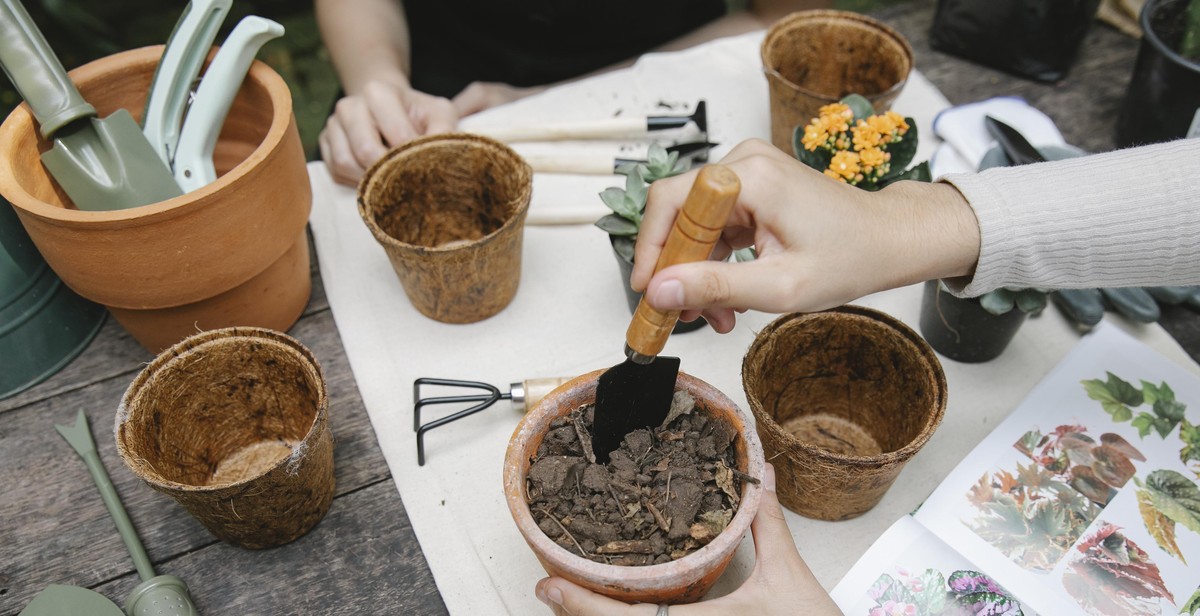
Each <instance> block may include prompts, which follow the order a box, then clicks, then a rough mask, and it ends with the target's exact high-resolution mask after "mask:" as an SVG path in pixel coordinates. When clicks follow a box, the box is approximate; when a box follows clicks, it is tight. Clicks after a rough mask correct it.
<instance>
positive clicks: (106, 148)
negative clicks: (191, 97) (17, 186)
mask: <svg viewBox="0 0 1200 616" xmlns="http://www.w3.org/2000/svg"><path fill="white" fill-rule="evenodd" d="M0 66H2V67H3V68H4V72H5V74H7V75H8V78H9V79H10V80H11V81H12V83H13V85H14V86H16V88H17V91H18V92H20V93H21V96H22V97H23V98H24V99H25V102H27V103H29V108H30V109H31V110H32V111H33V116H34V118H35V119H37V122H38V128H39V130H40V131H41V133H42V136H43V137H45V138H46V139H48V140H52V141H53V142H54V147H53V148H51V149H50V150H47V151H46V152H45V153H43V154H42V163H43V164H44V165H45V166H46V170H47V171H49V172H50V175H51V176H53V177H54V180H55V181H56V182H58V184H59V186H61V187H62V189H63V190H64V191H66V193H67V196H68V197H70V198H71V201H73V202H75V206H76V207H78V208H79V209H81V210H119V209H125V208H131V207H137V206H139V205H146V204H149V203H155V202H158V201H163V200H165V199H170V198H172V197H177V196H179V195H181V194H183V190H182V189H180V188H179V185H178V184H177V183H176V182H175V178H174V176H173V175H172V173H171V169H170V167H168V166H167V165H166V163H164V162H163V161H162V159H161V158H159V156H158V154H157V153H155V151H154V148H153V147H152V146H151V145H150V142H149V141H147V140H146V137H145V135H143V134H142V129H141V127H139V126H138V124H137V122H135V121H134V119H133V116H131V115H129V112H128V111H126V110H124V109H118V110H117V111H115V112H113V113H112V114H111V115H109V116H108V117H107V118H104V119H100V118H98V117H97V114H96V109H95V108H94V107H92V106H91V105H90V104H89V103H88V102H87V101H85V100H83V97H82V96H81V95H80V94H79V90H78V89H76V88H75V84H74V83H72V82H71V79H70V78H69V77H67V72H66V71H65V70H63V66H62V64H61V63H60V62H59V61H58V58H57V57H55V55H54V52H53V51H51V49H50V46H49V45H48V44H47V43H46V39H45V38H44V37H43V36H42V33H41V32H40V31H39V30H38V29H37V26H36V25H35V24H34V23H33V20H32V19H30V18H29V13H27V12H26V11H25V7H24V6H22V5H21V3H20V2H18V1H17V0H0Z"/></svg>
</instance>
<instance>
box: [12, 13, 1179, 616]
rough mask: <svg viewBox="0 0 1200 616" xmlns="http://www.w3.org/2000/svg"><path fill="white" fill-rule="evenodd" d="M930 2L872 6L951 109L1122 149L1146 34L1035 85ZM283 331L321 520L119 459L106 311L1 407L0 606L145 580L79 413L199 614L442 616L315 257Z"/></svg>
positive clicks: (1110, 42)
mask: <svg viewBox="0 0 1200 616" xmlns="http://www.w3.org/2000/svg"><path fill="white" fill-rule="evenodd" d="M933 6H934V3H933V2H923V1H917V2H913V3H909V4H905V5H900V6H896V7H893V8H890V9H888V10H886V11H882V12H880V13H877V14H876V15H877V16H878V17H880V18H882V19H884V20H885V21H887V22H888V23H890V24H892V25H893V26H894V27H896V28H897V29H898V30H899V31H900V32H902V33H903V34H904V35H905V36H906V37H908V39H909V41H910V42H911V43H912V45H913V48H914V50H915V52H916V60H917V68H918V69H919V70H920V71H922V72H923V73H924V74H925V75H926V76H927V77H928V78H929V79H930V80H931V81H932V82H933V83H934V84H935V85H936V86H937V87H938V88H939V89H941V91H942V92H943V93H944V94H945V95H946V97H947V98H948V99H949V100H950V102H951V103H954V104H958V103H966V102H971V101H975V100H980V99H984V98H987V97H990V96H996V95H1020V96H1023V97H1025V98H1026V100H1028V101H1029V102H1030V103H1031V104H1033V105H1035V106H1037V107H1038V108H1040V109H1041V110H1043V111H1045V112H1046V113H1047V114H1049V115H1050V116H1051V117H1052V118H1053V119H1054V120H1055V121H1056V122H1057V123H1058V126H1059V128H1060V129H1061V130H1062V132H1063V134H1064V136H1065V137H1066V139H1067V140H1068V141H1069V142H1071V143H1073V144H1075V145H1078V146H1079V147H1081V148H1084V149H1085V150H1089V151H1093V152H1099V151H1105V150H1110V149H1112V148H1113V129H1114V126H1115V122H1116V114H1117V109H1118V106H1119V104H1120V99H1121V96H1122V94H1123V92H1124V89H1125V84H1126V83H1127V82H1128V79H1129V75H1130V72H1131V71H1132V68H1133V61H1134V57H1135V54H1136V51H1137V42H1136V41H1134V40H1132V39H1130V38H1128V37H1126V36H1125V35H1123V34H1120V33H1118V32H1117V31H1116V30H1114V29H1112V28H1109V27H1108V26H1106V25H1104V24H1100V23H1097V24H1096V25H1095V26H1094V27H1093V28H1092V29H1091V32H1090V34H1089V35H1088V37H1087V40H1086V41H1085V43H1084V46H1083V50H1082V53H1081V54H1080V58H1079V60H1078V61H1077V63H1076V65H1075V67H1074V68H1073V69H1072V71H1071V73H1070V75H1069V76H1068V78H1067V79H1066V80H1065V81H1064V82H1063V83H1060V84H1051V85H1047V84H1040V83H1035V82H1032V81H1027V80H1023V79H1019V78H1015V77H1011V76H1009V75H1006V74H1004V73H1001V72H998V71H994V70H991V69H988V68H984V67H980V66H977V65H974V64H970V63H968V62H965V61H962V60H959V59H957V58H954V57H951V56H947V55H945V54H942V53H940V52H935V51H932V50H930V48H929V43H928V39H929V37H928V32H929V27H930V23H931V21H932V14H933ZM314 255H315V253H314ZM1163 325H1164V326H1165V327H1166V328H1167V330H1168V331H1169V332H1170V333H1171V334H1172V335H1173V336H1175V337H1176V339H1178V340H1179V341H1180V342H1181V344H1182V345H1183V346H1184V348H1186V349H1187V350H1188V352H1189V353H1190V354H1191V356H1192V357H1193V358H1195V359H1197V360H1198V361H1200V316H1197V315H1196V314H1194V313H1191V312H1189V311H1187V310H1185V309H1170V310H1168V311H1166V314H1165V315H1164V319H1163ZM289 333H290V334H291V335H293V336H295V337H296V338H298V339H299V340H300V341H301V342H303V343H304V344H305V345H307V346H308V347H309V348H311V349H312V350H313V352H314V353H315V354H316V356H317V358H318V359H319V360H320V362H321V364H322V366H323V367H324V369H325V373H326V377H327V378H328V381H329V382H328V387H329V394H330V395H329V401H330V416H331V423H332V427H333V432H334V437H335V442H336V449H335V453H334V455H335V468H336V477H337V490H336V497H335V499H334V502H333V506H332V507H331V508H330V510H329V513H328V514H327V516H326V517H325V519H324V520H322V521H321V523H320V524H318V525H317V526H316V528H314V529H313V530H312V531H311V532H310V533H309V534H307V535H306V536H304V537H302V538H300V539H299V540H297V541H295V542H293V543H291V544H288V545H286V546H282V547H278V548H274V549H269V550H262V551H248V550H242V549H239V548H234V547H231V546H228V545H226V544H223V543H221V542H219V541H217V540H215V539H214V538H213V537H212V536H211V535H209V534H208V533H207V532H206V531H205V530H204V529H203V528H202V527H201V526H200V525H199V523H197V522H196V521H195V520H193V519H192V518H191V516H189V515H188V514H187V513H186V512H185V511H184V510H183V509H182V508H181V507H179V506H178V505H177V504H175V502H174V501H173V500H171V499H170V498H168V497H166V496H164V495H161V494H159V493H157V492H155V491H153V490H151V489H150V488H149V487H148V486H146V485H144V484H141V483H140V482H139V481H138V480H137V479H136V478H135V477H134V476H133V474H132V473H131V472H130V471H129V470H128V469H127V468H126V467H125V465H124V463H123V462H121V460H120V459H119V458H118V457H117V453H116V446H115V444H114V442H113V437H112V425H113V417H114V414H115V413H116V409H117V404H118V402H119V401H120V398H121V395H122V394H123V393H124V391H125V388H126V387H127V386H128V384H129V382H130V381H131V380H132V379H133V377H134V375H136V374H137V372H138V371H139V370H140V369H141V367H142V365H143V364H144V363H145V362H147V361H149V360H150V359H151V355H150V354H149V353H148V352H147V351H145V350H144V349H142V348H141V347H140V346H139V345H138V344H137V343H136V342H135V341H134V340H133V339H132V338H130V336H129V335H128V334H126V333H125V332H124V330H122V329H121V327H120V326H119V325H117V323H116V322H115V321H113V320H111V319H109V320H108V321H107V322H106V323H105V324H104V327H103V328H102V329H101V331H100V333H99V335H98V336H97V337H96V339H95V340H94V341H93V342H92V343H91V345H90V346H89V347H88V348H87V349H86V350H85V351H84V353H83V354H82V355H80V356H79V357H78V358H77V359H75V360H74V361H73V362H72V363H71V364H70V365H69V366H67V367H66V368H65V369H63V370H62V371H60V372H59V373H58V374H56V375H55V376H53V377H52V378H50V379H49V380H47V381H46V382H43V383H41V384H39V385H37V386H36V387H33V388H31V389H29V390H26V391H24V392H22V393H20V394H18V395H16V396H13V397H10V398H7V399H5V400H0V615H8V614H16V613H18V612H19V611H20V610H21V609H22V608H23V607H24V606H25V605H26V604H27V603H28V602H29V601H30V600H31V599H32V598H33V596H34V595H35V594H36V593H37V592H38V591H40V590H41V589H42V588H44V587H46V586H47V585H49V584H72V585H77V586H84V587H87V588H91V589H93V590H96V591H98V592H100V593H102V594H104V595H105V596H107V597H109V598H110V599H112V600H113V601H115V602H116V603H117V604H119V605H124V602H125V599H126V598H127V597H128V595H129V593H130V591H132V589H133V588H134V586H136V585H137V583H138V582H139V579H138V577H137V573H136V571H135V569H134V567H133V563H132V561H131V560H130V558H129V555H128V553H127V552H126V550H125V547H124V544H123V543H122V542H121V539H120V537H119V536H118V534H117V532H116V529H115V528H114V527H113V525H112V522H111V521H110V519H109V517H108V513H107V511H106V509H105V508H104V505H103V503H102V501H101V499H100V496H99V493H98V492H97V490H96V489H95V487H94V486H93V484H92V481H91V479H90V478H89V476H88V473H87V471H86V469H85V467H84V465H83V463H82V461H81V460H80V459H79V458H78V457H77V456H76V455H75V453H74V452H73V451H72V450H71V448H70V447H69V446H68V445H67V444H66V442H65V441H63V440H62V439H61V438H60V437H59V436H58V434H57V433H56V432H55V431H54V429H53V424H55V423H69V422H71V421H72V419H73V417H74V415H75V413H76V412H77V411H78V410H79V409H83V410H84V411H85V412H86V413H87V415H88V418H89V421H90V423H91V427H92V431H93V434H94V435H95V438H96V442H97V446H98V448H99V451H100V457H101V459H102V460H103V462H104V464H105V466H106V467H107V469H108V471H109V474H110V475H111V476H112V479H113V483H114V484H115V485H116V488H117V491H118V492H119V493H120V495H121V498H122V500H123V501H124V504H125V507H126V509H127V510H128V511H129V514H130V516H131V518H132V519H133V522H134V525H135V526H136V528H137V529H138V532H139V534H140V535H141V538H142V541H143V543H144V544H145V545H146V549H147V551H148V552H149V554H150V557H151V559H152V560H153V562H154V566H155V567H156V569H157V571H158V573H159V574H170V575H175V576H178V577H180V578H182V579H183V580H184V581H186V582H187V583H188V584H189V586H190V587H191V591H192V597H193V599H194V601H195V603H196V605H197V606H198V608H199V609H200V611H201V612H202V613H205V614H335V613H344V614H439V613H444V612H445V611H446V610H445V606H444V604H443V603H442V600H441V597H440V596H439V595H438V592H437V588H436V586H435V585H434V583H433V578H432V576H431V574H430V572H429V568H428V566H427V565H426V563H425V559H424V557H423V556H422V553H421V549H420V546H419V545H418V543H417V541H416V537H415V536H414V535H413V531H412V528H411V526H410V525H409V522H408V518H407V516H406V515H405V511H404V504H403V502H402V500H401V498H400V495H399V494H398V493H397V490H396V486H395V484H394V483H393V481H392V478H391V475H390V473H389V471H388V468H387V464H386V463H385V461H384V459H383V456H382V454H381V452H380V450H379V445H378V443H377V442H376V439H375V434H374V432H373V430H372V428H371V424H370V421H369V420H368V418H367V414H366V411H365V409H364V407H363V403H362V400H361V398H360V397H359V394H358V389H357V387H356V385H355V382H354V376H353V374H351V372H350V367H349V365H348V363H347V361H346V356H345V353H344V351H343V349H342V344H341V339H340V338H339V337H338V332H337V328H336V326H335V325H334V321H333V316H332V314H331V313H330V310H329V305H328V303H327V302H326V299H325V294H324V289H323V287H322V285H321V278H320V275H319V272H318V269H317V265H316V264H315V263H314V267H313V295H312V300H311V302H310V303H309V306H308V307H307V309H306V310H305V312H304V315H303V316H302V318H301V319H300V321H299V322H298V323H297V324H296V325H295V326H294V327H293V328H292V329H291V330H290V331H289ZM496 523H498V524H508V523H510V522H509V521H508V520H507V519H506V520H498V521H496ZM533 582H534V580H530V592H532V589H533Z"/></svg>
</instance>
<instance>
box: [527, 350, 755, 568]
mask: <svg viewBox="0 0 1200 616" xmlns="http://www.w3.org/2000/svg"><path fill="white" fill-rule="evenodd" d="M604 371H605V370H604V369H601V370H595V371H592V372H589V373H587V374H583V375H580V376H578V377H575V378H574V379H571V380H570V381H567V382H566V383H564V384H563V385H561V386H559V387H558V388H557V389H556V390H555V391H553V392H551V393H550V394H549V395H547V396H546V397H545V398H543V399H542V401H541V402H539V403H538V405H537V406H536V407H534V408H533V409H532V410H530V411H529V412H528V413H527V414H526V415H525V417H523V418H522V419H521V421H520V423H519V424H518V425H517V428H516V430H515V431H514V432H513V436H512V438H511V440H510V441H509V446H508V450H507V451H506V453H505V460H504V492H505V498H506V500H507V501H508V508H509V512H510V513H511V514H512V516H513V519H514V520H515V521H516V523H517V528H518V530H519V531H520V532H521V535H522V536H524V538H525V540H526V541H527V542H529V543H530V544H531V547H532V546H533V545H534V544H536V547H533V550H534V552H535V553H537V554H538V555H539V558H540V557H542V556H545V557H546V558H548V559H552V560H554V562H555V563H556V564H558V565H561V566H562V568H563V569H565V570H568V571H570V572H571V573H572V574H575V575H577V576H578V577H580V578H581V579H587V580H589V581H592V582H595V583H598V584H601V585H604V586H610V587H621V588H625V589H628V590H631V591H648V590H652V589H654V584H655V583H656V582H661V581H664V580H669V579H670V578H672V577H678V576H681V575H682V574H684V572H688V571H694V570H697V569H707V568H709V567H711V566H713V565H715V564H717V563H719V562H720V561H721V560H722V559H724V558H726V557H727V556H731V555H732V554H733V551H734V550H735V549H736V548H737V546H738V545H739V544H740V543H741V541H742V539H743V537H745V534H746V532H747V531H748V530H749V529H750V523H751V521H753V519H754V516H755V515H756V514H757V512H758V507H759V503H760V502H761V499H762V486H761V485H757V484H752V483H749V482H744V485H743V489H742V501H741V503H740V504H739V506H738V510H737V513H735V514H734V516H733V519H732V520H730V522H729V525H728V526H727V527H726V528H725V530H724V531H722V532H721V534H720V535H718V536H717V538H716V539H713V540H712V542H710V543H709V544H708V545H705V546H704V547H702V548H700V549H699V550H696V551H695V552H693V553H691V554H688V555H687V556H684V557H683V558H680V559H678V560H674V561H671V562H667V563H661V564H657V565H644V566H619V565H610V564H605V563H598V562H595V561H592V560H588V559H586V558H583V557H582V556H578V555H576V554H574V553H573V552H571V551H569V550H567V549H566V548H563V547H562V546H560V545H558V544H557V543H555V542H554V541H552V540H551V539H550V538H549V537H547V536H546V534H545V533H544V532H542V530H541V528H539V527H538V526H537V524H536V523H534V521H533V515H532V513H530V511H529V505H528V503H527V502H526V500H525V477H524V475H525V472H526V471H525V469H526V468H527V467H528V465H529V460H528V459H522V458H523V457H524V456H523V447H522V446H521V445H522V444H523V443H524V442H526V441H527V440H528V439H529V438H531V437H533V436H535V435H533V434H532V433H531V430H532V428H530V427H529V424H531V423H532V421H533V420H536V419H540V418H541V417H542V416H543V415H547V414H548V413H550V412H551V409H552V407H553V406H554V405H553V402H554V400H555V399H557V398H558V397H561V396H565V395H567V393H569V392H571V391H572V390H574V389H575V388H578V387H589V386H590V387H593V388H594V383H595V382H596V381H597V380H598V379H599V377H600V374H602V373H603V372H604ZM679 381H680V382H682V383H683V384H684V385H685V386H686V387H688V388H689V389H698V390H701V391H704V392H706V395H708V396H709V397H710V399H712V400H715V401H717V402H719V403H721V405H723V406H727V407H728V408H730V409H732V410H733V413H731V416H732V417H733V418H734V420H735V426H734V427H735V428H736V429H737V430H738V433H739V434H740V435H741V436H742V438H743V439H744V441H745V445H746V454H747V469H746V472H747V474H749V475H751V476H753V477H758V478H762V476H763V472H764V469H765V457H764V455H763V449H762V443H761V441H759V439H758V435H757V434H756V433H755V431H754V430H752V429H751V427H750V425H749V422H748V421H747V418H746V416H745V413H744V412H743V411H742V410H741V409H739V408H738V407H737V405H736V404H734V403H733V401H732V400H730V399H729V398H728V397H727V396H725V395H724V394H723V393H721V392H720V391H719V390H717V389H716V388H715V387H713V386H712V385H709V384H708V383H705V382H704V381H702V380H700V379H698V378H696V377H693V376H691V375H688V374H686V373H683V372H680V373H679ZM714 394H715V395H714Z"/></svg>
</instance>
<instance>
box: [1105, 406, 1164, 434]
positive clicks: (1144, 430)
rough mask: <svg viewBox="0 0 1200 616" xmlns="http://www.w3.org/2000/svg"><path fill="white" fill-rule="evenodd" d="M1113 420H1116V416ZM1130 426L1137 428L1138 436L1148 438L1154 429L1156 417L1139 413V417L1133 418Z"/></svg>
mask: <svg viewBox="0 0 1200 616" xmlns="http://www.w3.org/2000/svg"><path fill="white" fill-rule="evenodd" d="M1122 408H1124V407H1122ZM1127 410H1128V409H1127ZM1113 419H1116V416H1113ZM1118 421H1122V420H1118ZM1130 425H1131V426H1133V427H1135V428H1137V431H1138V436H1140V437H1142V438H1146V436H1147V435H1148V434H1150V430H1151V429H1152V428H1153V427H1154V415H1151V414H1150V413H1138V416H1137V417H1134V418H1133V421H1132V422H1131V423H1130Z"/></svg>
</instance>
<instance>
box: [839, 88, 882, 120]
mask: <svg viewBox="0 0 1200 616" xmlns="http://www.w3.org/2000/svg"><path fill="white" fill-rule="evenodd" d="M841 103H842V104H843V105H846V106H847V107H849V108H850V111H851V112H852V113H853V114H854V122H857V121H859V120H864V119H866V118H869V117H871V116H873V115H875V108H874V107H873V106H872V105H871V101H869V100H867V99H866V98H864V97H863V96H862V95H860V94H850V95H848V96H846V97H845V98H843V99H842V100H841ZM854 122H851V124H854Z"/></svg>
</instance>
